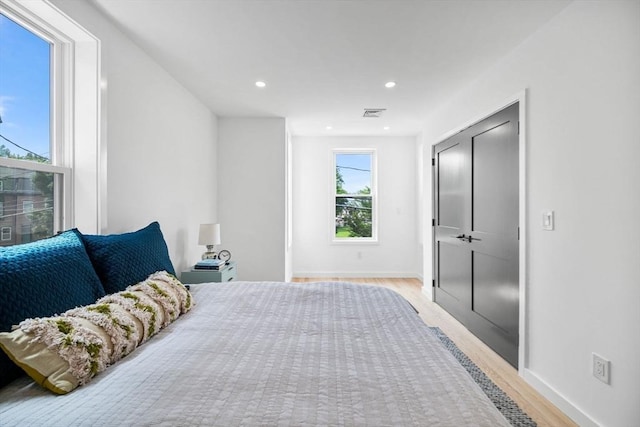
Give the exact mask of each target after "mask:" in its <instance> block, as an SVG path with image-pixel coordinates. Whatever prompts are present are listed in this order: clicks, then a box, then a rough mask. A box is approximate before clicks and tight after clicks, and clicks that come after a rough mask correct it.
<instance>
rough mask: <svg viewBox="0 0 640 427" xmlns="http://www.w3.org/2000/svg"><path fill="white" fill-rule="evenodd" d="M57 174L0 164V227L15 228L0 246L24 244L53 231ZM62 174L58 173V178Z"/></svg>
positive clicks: (49, 234)
mask: <svg viewBox="0 0 640 427" xmlns="http://www.w3.org/2000/svg"><path fill="white" fill-rule="evenodd" d="M58 175H59V174H55V173H50V172H41V171H32V170H29V169H20V168H11V167H5V166H1V165H0V181H2V182H4V186H3V188H4V189H3V190H2V191H0V200H1V209H0V227H3V228H4V227H7V228H9V229H13V230H16V232H15V233H12V235H11V237H10V238H5V239H2V242H0V246H8V245H15V244H19V243H27V242H30V241H32V240H38V239H42V238H45V237H49V236H52V235H53V234H54V233H55V231H56V230H55V226H54V224H55V221H54V220H55V217H56V212H55V211H54V206H55V204H54V203H53V201H54V190H55V189H56V188H59V187H60V186H58V185H56V181H57V180H56V176H58ZM61 179H62V177H61V176H60V180H61Z"/></svg>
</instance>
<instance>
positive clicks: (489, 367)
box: [293, 277, 577, 427]
mask: <svg viewBox="0 0 640 427" xmlns="http://www.w3.org/2000/svg"><path fill="white" fill-rule="evenodd" d="M293 281H294V282H315V281H344V282H352V283H367V284H371V285H377V286H384V287H387V288H390V289H393V290H394V291H396V292H398V293H399V294H401V295H402V296H403V297H405V298H406V299H407V300H408V301H409V302H410V303H411V304H412V305H413V306H414V307H415V308H416V309H417V310H418V311H419V312H420V317H421V318H422V320H424V321H425V323H427V324H428V325H429V326H437V327H439V328H440V329H442V331H443V332H444V333H445V334H447V336H449V338H451V339H452V340H453V342H455V343H456V345H457V346H458V348H460V350H462V351H463V352H464V353H465V354H466V355H467V356H468V357H469V359H471V360H472V361H473V362H474V363H475V364H476V365H478V367H479V368H480V369H482V370H483V371H484V373H485V374H487V376H488V377H489V378H491V380H492V381H493V382H494V383H495V384H496V385H498V387H500V388H501V389H502V390H504V392H505V393H507V394H508V395H509V397H511V399H513V401H514V402H516V403H517V404H518V406H520V408H521V409H522V410H524V411H525V412H526V413H527V414H528V415H529V416H530V417H531V418H532V419H533V420H534V421H535V422H536V423H537V424H538V426H540V427H544V426H550V427H562V426H576V425H577V424H575V423H574V422H573V421H571V419H569V418H568V417H567V416H566V415H564V414H563V413H562V412H561V411H560V410H559V409H558V408H556V407H555V406H554V405H553V404H552V403H551V402H549V401H548V400H547V399H546V398H545V397H543V396H542V395H540V394H539V393H538V392H537V391H535V390H534V389H533V388H532V387H531V386H530V385H529V384H527V383H526V382H525V381H524V379H522V378H521V377H520V376H518V372H517V371H516V369H514V368H513V367H512V366H511V365H509V364H508V363H507V362H506V361H504V360H503V359H502V358H501V357H500V356H498V355H497V354H496V353H495V352H494V351H493V350H491V349H490V348H489V347H487V346H486V345H485V344H484V343H483V342H482V341H480V340H479V339H478V338H476V337H475V336H474V335H473V334H471V333H470V332H469V331H468V330H467V329H466V328H465V327H464V326H462V325H461V324H460V323H459V322H458V321H457V320H455V319H454V318H453V317H452V316H451V315H450V314H449V313H447V312H446V311H444V310H443V309H442V308H441V307H440V306H439V305H437V304H435V303H433V302H431V301H429V299H428V298H427V297H426V296H424V295H423V294H422V282H421V281H419V280H417V279H372V278H368V279H353V278H349V279H345V278H338V277H331V278H326V277H324V278H317V279H314V278H295V279H293Z"/></svg>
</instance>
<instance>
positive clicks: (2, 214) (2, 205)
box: [0, 200, 4, 221]
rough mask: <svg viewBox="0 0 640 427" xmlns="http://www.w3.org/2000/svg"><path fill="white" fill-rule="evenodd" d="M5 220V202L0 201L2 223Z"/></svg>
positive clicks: (0, 219)
mask: <svg viewBox="0 0 640 427" xmlns="http://www.w3.org/2000/svg"><path fill="white" fill-rule="evenodd" d="M3 219H4V201H2V200H0V221H2V220H3Z"/></svg>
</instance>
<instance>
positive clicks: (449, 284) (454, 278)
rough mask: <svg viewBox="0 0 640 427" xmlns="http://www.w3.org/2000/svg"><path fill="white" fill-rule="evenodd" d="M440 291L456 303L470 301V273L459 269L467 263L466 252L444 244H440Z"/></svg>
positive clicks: (467, 255) (467, 254)
mask: <svg viewBox="0 0 640 427" xmlns="http://www.w3.org/2000/svg"><path fill="white" fill-rule="evenodd" d="M439 253H440V281H439V282H440V283H439V284H440V290H442V291H444V292H446V293H448V294H449V295H451V296H452V297H453V298H455V299H456V300H458V301H463V302H465V303H468V302H469V301H470V294H469V286H468V284H469V281H470V280H471V276H470V273H471V272H470V271H469V270H467V269H462V268H460V266H461V265H464V264H466V263H467V258H468V257H469V253H468V251H466V250H465V249H464V248H460V247H457V246H455V245H451V244H448V243H445V242H440V245H439Z"/></svg>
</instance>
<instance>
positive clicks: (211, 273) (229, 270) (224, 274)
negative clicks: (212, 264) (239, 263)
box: [180, 261, 238, 284]
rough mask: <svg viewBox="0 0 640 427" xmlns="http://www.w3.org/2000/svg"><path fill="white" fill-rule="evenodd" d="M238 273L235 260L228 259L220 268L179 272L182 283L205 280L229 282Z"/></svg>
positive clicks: (204, 281) (202, 281)
mask: <svg viewBox="0 0 640 427" xmlns="http://www.w3.org/2000/svg"><path fill="white" fill-rule="evenodd" d="M237 274H238V269H237V267H236V262H235V261H229V263H228V264H227V266H226V267H225V268H224V269H222V270H220V271H217V270H196V269H193V268H192V269H191V270H189V271H183V272H182V274H180V281H181V282H182V283H184V284H189V283H207V282H231V281H232V280H235V279H236V277H237Z"/></svg>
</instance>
